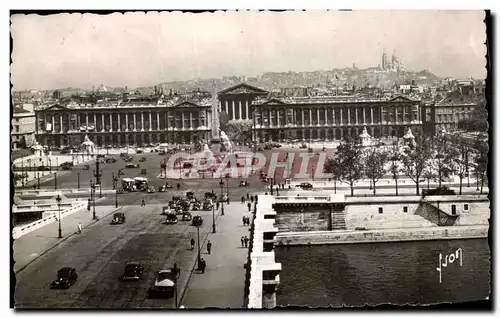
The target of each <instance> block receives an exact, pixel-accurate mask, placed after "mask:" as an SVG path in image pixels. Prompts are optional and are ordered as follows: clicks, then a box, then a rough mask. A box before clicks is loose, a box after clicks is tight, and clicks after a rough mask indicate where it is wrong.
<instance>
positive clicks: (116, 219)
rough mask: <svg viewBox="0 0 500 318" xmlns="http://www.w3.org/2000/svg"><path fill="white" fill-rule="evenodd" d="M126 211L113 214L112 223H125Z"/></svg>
mask: <svg viewBox="0 0 500 318" xmlns="http://www.w3.org/2000/svg"><path fill="white" fill-rule="evenodd" d="M125 219H126V218H125V213H123V212H117V213H115V214H113V219H111V224H123V223H125Z"/></svg>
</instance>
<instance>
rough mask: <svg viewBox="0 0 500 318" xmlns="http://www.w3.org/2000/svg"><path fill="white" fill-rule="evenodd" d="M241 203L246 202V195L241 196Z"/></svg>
mask: <svg viewBox="0 0 500 318" xmlns="http://www.w3.org/2000/svg"><path fill="white" fill-rule="evenodd" d="M241 203H245V196H243V195H242V196H241Z"/></svg>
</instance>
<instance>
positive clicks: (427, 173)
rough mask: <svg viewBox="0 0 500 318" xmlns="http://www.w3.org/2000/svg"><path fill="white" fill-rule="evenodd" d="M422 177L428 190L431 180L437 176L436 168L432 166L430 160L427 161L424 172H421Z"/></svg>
mask: <svg viewBox="0 0 500 318" xmlns="http://www.w3.org/2000/svg"><path fill="white" fill-rule="evenodd" d="M422 177H424V179H425V180H427V190H429V188H430V183H431V180H434V179H436V178H437V174H436V168H435V167H433V165H432V163H431V162H429V165H428V166H427V167H425V169H424V172H423V173H422Z"/></svg>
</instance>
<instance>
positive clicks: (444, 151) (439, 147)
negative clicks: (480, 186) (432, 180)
mask: <svg viewBox="0 0 500 318" xmlns="http://www.w3.org/2000/svg"><path fill="white" fill-rule="evenodd" d="M434 145H435V149H434V153H433V157H434V160H433V163H434V165H435V168H436V175H437V179H438V183H439V188H441V184H442V182H443V181H444V179H445V178H449V177H450V176H451V175H452V173H453V172H454V170H455V167H454V164H455V161H454V158H456V157H457V156H458V151H457V150H456V148H455V147H452V146H449V145H448V144H447V143H446V142H445V141H444V140H442V139H438V140H436V142H435V143H434Z"/></svg>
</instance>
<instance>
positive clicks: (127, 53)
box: [11, 11, 486, 90]
mask: <svg viewBox="0 0 500 318" xmlns="http://www.w3.org/2000/svg"><path fill="white" fill-rule="evenodd" d="M483 19H484V13H483V12H482V11H358V12H345V11H344V12H339V11H330V12H327V11H307V12H284V13H277V12H230V13H222V12H220V13H214V14H212V13H202V14H189V13H187V14H186V13H180V12H174V13H168V12H162V13H156V12H154V13H147V14H145V13H128V14H121V13H116V14H111V15H106V16H102V15H95V14H83V15H82V14H58V15H53V16H38V15H26V16H24V15H16V16H13V17H12V19H11V22H12V26H11V32H12V37H13V52H12V61H13V64H12V66H11V72H12V83H13V84H14V89H15V90H20V89H55V88H63V87H70V86H71V87H81V88H91V87H92V85H95V86H97V85H99V84H101V83H103V84H105V85H108V86H129V87H137V86H149V85H154V84H158V83H161V82H168V81H173V80H187V79H191V78H196V77H201V78H209V77H222V76H232V75H238V76H241V75H248V76H254V75H258V74H261V73H263V72H281V71H289V70H292V71H314V70H327V69H332V68H340V67H349V66H352V64H353V63H356V66H357V67H359V68H365V67H371V66H377V65H378V64H380V56H381V53H382V50H383V49H384V48H386V50H387V52H388V53H389V54H392V51H393V50H396V54H397V55H398V57H400V58H401V59H402V60H403V61H404V65H405V67H407V68H408V69H410V70H416V71H418V70H422V69H429V70H430V71H432V72H434V73H435V74H437V75H439V76H452V77H468V76H473V77H475V78H484V77H485V76H486V70H485V66H486V60H485V57H484V55H485V54H486V47H485V45H484V42H485V39H486V35H485V25H484V23H483Z"/></svg>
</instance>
